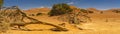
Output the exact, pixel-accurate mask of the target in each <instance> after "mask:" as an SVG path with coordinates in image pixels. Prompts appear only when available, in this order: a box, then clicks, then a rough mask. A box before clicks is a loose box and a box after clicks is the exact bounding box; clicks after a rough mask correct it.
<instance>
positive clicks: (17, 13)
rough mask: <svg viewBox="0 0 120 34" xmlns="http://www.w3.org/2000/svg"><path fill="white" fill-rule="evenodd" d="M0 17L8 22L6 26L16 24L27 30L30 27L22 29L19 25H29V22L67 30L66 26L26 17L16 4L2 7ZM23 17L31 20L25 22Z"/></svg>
mask: <svg viewBox="0 0 120 34" xmlns="http://www.w3.org/2000/svg"><path fill="white" fill-rule="evenodd" d="M0 17H1V18H0V22H2V23H7V24H8V25H7V26H6V27H13V26H18V29H19V30H29V31H30V29H22V28H21V27H25V26H26V25H29V24H44V25H50V26H54V27H56V28H57V29H59V30H60V31H67V29H66V28H63V27H61V26H58V25H54V24H50V23H47V22H42V21H39V20H37V19H34V18H31V17H28V16H27V15H26V14H25V13H24V12H22V11H21V10H20V9H19V8H18V7H17V6H13V7H8V8H6V9H2V10H1V11H0ZM25 18H27V19H29V20H31V22H28V23H26V22H25V21H24V20H23V19H25ZM0 25H1V24H0ZM3 26H5V25H3Z"/></svg>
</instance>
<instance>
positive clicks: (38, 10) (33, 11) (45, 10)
mask: <svg viewBox="0 0 120 34" xmlns="http://www.w3.org/2000/svg"><path fill="white" fill-rule="evenodd" d="M49 11H50V8H47V7H43V8H32V9H28V10H24V12H25V13H27V14H36V13H45V14H46V13H48V12H49Z"/></svg>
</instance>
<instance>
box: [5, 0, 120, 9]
mask: <svg viewBox="0 0 120 34" xmlns="http://www.w3.org/2000/svg"><path fill="white" fill-rule="evenodd" d="M56 3H67V4H69V5H74V6H77V7H79V8H91V7H92V8H97V9H110V8H120V0H5V1H4V6H16V5H17V6H19V7H20V8H21V9H30V8H38V7H52V5H53V4H56Z"/></svg>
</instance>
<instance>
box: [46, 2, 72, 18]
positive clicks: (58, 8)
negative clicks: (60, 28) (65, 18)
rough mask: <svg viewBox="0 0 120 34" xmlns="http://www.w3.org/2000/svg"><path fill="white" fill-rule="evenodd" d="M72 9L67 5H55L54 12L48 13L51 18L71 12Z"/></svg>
mask: <svg viewBox="0 0 120 34" xmlns="http://www.w3.org/2000/svg"><path fill="white" fill-rule="evenodd" d="M71 11H72V9H71V8H70V7H69V5H67V4H65V3H60V4H54V5H53V7H52V10H51V11H50V12H49V13H48V14H49V15H50V16H57V15H62V14H66V13H69V12H71Z"/></svg>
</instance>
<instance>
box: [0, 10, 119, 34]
mask: <svg viewBox="0 0 120 34" xmlns="http://www.w3.org/2000/svg"><path fill="white" fill-rule="evenodd" d="M44 9H45V8H44ZM41 10H42V9H41ZM43 11H44V10H43ZM47 12H48V11H47V10H46V12H43V13H44V14H43V15H41V16H29V17H32V18H35V19H37V20H39V21H43V22H48V23H51V24H56V25H58V24H61V23H66V24H65V28H67V29H68V30H69V31H60V32H59V31H51V30H48V29H51V28H53V26H49V25H42V24H30V25H27V26H26V28H29V29H41V31H21V30H8V31H7V33H1V34H120V32H119V31H120V14H119V13H114V12H112V11H109V10H106V11H104V12H103V13H102V14H101V13H100V12H99V11H98V12H97V11H96V12H95V13H92V14H89V15H88V16H89V17H90V18H91V19H92V21H91V22H86V23H81V24H80V25H79V26H80V28H82V29H83V30H79V29H77V28H76V27H74V26H72V25H71V24H69V23H68V22H63V21H60V20H58V19H56V16H54V17H49V16H48V15H47V14H46V13H47ZM25 13H26V14H31V13H34V12H33V11H31V12H29V11H28V12H25ZM35 13H39V12H35Z"/></svg>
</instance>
